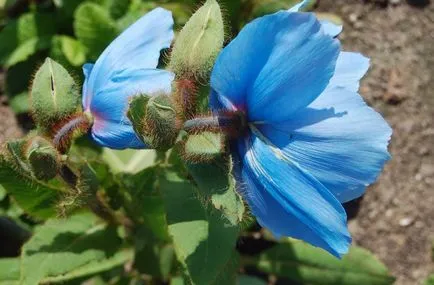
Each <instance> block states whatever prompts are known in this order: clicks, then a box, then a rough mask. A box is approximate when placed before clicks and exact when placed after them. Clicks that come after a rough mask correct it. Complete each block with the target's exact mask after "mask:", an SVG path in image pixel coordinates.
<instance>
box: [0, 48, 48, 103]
mask: <svg viewBox="0 0 434 285" xmlns="http://www.w3.org/2000/svg"><path fill="white" fill-rule="evenodd" d="M0 46H1V45H0ZM41 64H42V62H41V59H40V57H39V56H38V55H33V56H31V57H30V58H29V59H27V60H26V61H24V62H20V63H18V64H16V65H14V66H12V67H9V68H8V70H7V71H6V76H5V93H6V94H7V95H8V97H9V99H11V98H14V96H15V95H21V94H27V96H28V94H29V86H30V85H31V84H32V82H31V81H32V80H33V77H34V75H35V70H36V69H38V67H40V66H41ZM28 98H29V99H28V105H29V106H30V97H28Z"/></svg>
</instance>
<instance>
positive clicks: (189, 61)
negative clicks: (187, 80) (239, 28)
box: [169, 0, 224, 78]
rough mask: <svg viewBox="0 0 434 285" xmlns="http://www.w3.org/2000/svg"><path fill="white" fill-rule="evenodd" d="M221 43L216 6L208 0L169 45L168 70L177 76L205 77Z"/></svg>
mask: <svg viewBox="0 0 434 285" xmlns="http://www.w3.org/2000/svg"><path fill="white" fill-rule="evenodd" d="M223 42H224V24H223V17H222V13H221V10H220V6H219V4H218V3H217V1H215V0H208V1H206V2H205V4H204V5H203V6H202V7H201V8H199V9H198V10H197V11H196V13H194V15H193V16H192V17H191V18H190V20H189V21H188V22H187V24H186V25H185V26H184V28H183V29H182V30H181V32H180V34H179V36H178V38H177V40H176V43H175V46H174V47H173V51H172V56H171V61H170V64H169V66H170V69H171V70H172V71H173V72H174V73H175V74H176V75H177V76H178V77H180V78H183V77H184V76H186V77H194V78H205V77H207V76H208V73H209V72H210V71H211V69H212V67H213V65H214V61H215V59H216V58H217V55H218V54H219V52H220V50H221V49H222V47H223Z"/></svg>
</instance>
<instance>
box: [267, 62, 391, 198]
mask: <svg viewBox="0 0 434 285" xmlns="http://www.w3.org/2000/svg"><path fill="white" fill-rule="evenodd" d="M340 59H341V60H338V62H339V63H338V65H337V69H336V75H335V77H334V78H333V79H332V81H331V83H330V86H329V87H328V88H327V89H326V90H325V91H324V92H323V94H321V95H320V96H319V97H318V98H317V99H316V100H315V101H314V102H312V104H310V105H309V106H308V107H307V108H305V109H303V110H300V111H299V112H298V113H296V114H295V115H294V116H293V118H291V119H290V120H289V121H288V122H285V123H281V124H274V125H262V126H260V127H259V128H260V130H261V132H262V133H263V134H264V135H265V136H266V137H267V138H268V139H269V140H270V141H271V142H272V143H273V144H275V145H277V146H278V147H279V148H281V149H283V152H284V155H285V157H287V159H290V160H291V161H294V162H296V163H297V164H298V165H299V166H300V167H301V168H303V169H304V170H305V171H306V172H309V173H310V174H312V175H313V176H314V177H315V178H316V179H318V180H319V181H320V182H321V183H322V184H323V185H324V186H325V187H327V188H328V189H329V190H330V191H331V192H332V193H333V194H334V195H335V196H336V198H337V199H338V200H339V201H340V202H342V203H343V202H348V201H350V200H353V199H355V198H358V197H360V196H361V195H362V194H363V193H364V191H365V189H366V186H368V185H369V184H371V183H373V182H375V181H376V179H377V177H378V175H379V173H380V172H381V170H382V168H383V167H384V164H385V163H386V161H387V160H389V158H390V155H389V153H388V151H387V146H388V143H389V140H390V137H391V134H392V130H391V128H390V127H389V125H388V124H387V122H386V121H385V120H384V119H383V118H382V117H381V115H380V114H378V113H377V112H375V111H374V110H373V109H371V108H370V107H368V106H367V105H366V103H365V102H364V101H363V99H362V98H361V97H360V95H359V94H357V93H356V91H355V89H357V88H358V81H359V79H360V78H361V77H362V76H363V74H364V73H365V72H366V70H367V65H369V64H368V60H367V59H366V58H364V57H362V56H361V55H358V54H350V53H343V54H342V55H341V57H340ZM345 59H352V61H350V62H352V64H356V63H357V62H358V63H359V65H351V67H352V70H350V69H349V68H350V65H349V62H346V61H345ZM360 63H362V64H360Z"/></svg>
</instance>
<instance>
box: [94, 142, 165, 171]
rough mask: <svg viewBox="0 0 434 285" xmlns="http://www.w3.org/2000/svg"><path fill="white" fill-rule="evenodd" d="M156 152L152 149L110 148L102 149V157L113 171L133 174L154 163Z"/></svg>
mask: <svg viewBox="0 0 434 285" xmlns="http://www.w3.org/2000/svg"><path fill="white" fill-rule="evenodd" d="M156 158H157V153H156V152H155V151H154V150H122V151H117V150H112V149H108V148H104V149H103V153H102V159H103V160H104V161H105V162H106V163H107V164H108V165H109V166H110V169H111V171H112V172H113V173H130V174H135V173H138V172H140V171H142V170H143V169H145V168H148V167H151V166H153V165H155V159H156Z"/></svg>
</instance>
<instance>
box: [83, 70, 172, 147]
mask: <svg viewBox="0 0 434 285" xmlns="http://www.w3.org/2000/svg"><path fill="white" fill-rule="evenodd" d="M173 79H174V74H172V73H170V72H167V71H164V70H158V69H137V70H133V69H129V70H125V71H121V72H119V73H118V74H114V75H113V76H112V77H111V80H110V81H108V82H107V83H106V86H104V88H101V89H99V91H98V93H97V94H95V96H94V97H93V98H92V101H91V104H90V111H91V113H92V115H93V116H94V126H93V128H92V135H93V137H94V138H96V141H97V142H98V143H99V144H101V145H103V146H107V147H112V148H116V149H124V148H142V147H144V145H143V144H138V143H137V138H136V136H135V134H134V130H133V128H132V126H131V122H130V121H129V119H128V118H127V115H126V113H127V111H128V102H129V99H130V98H131V97H132V96H135V95H138V94H146V95H150V96H152V95H155V94H160V93H164V94H168V93H170V91H171V83H172V81H173Z"/></svg>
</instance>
